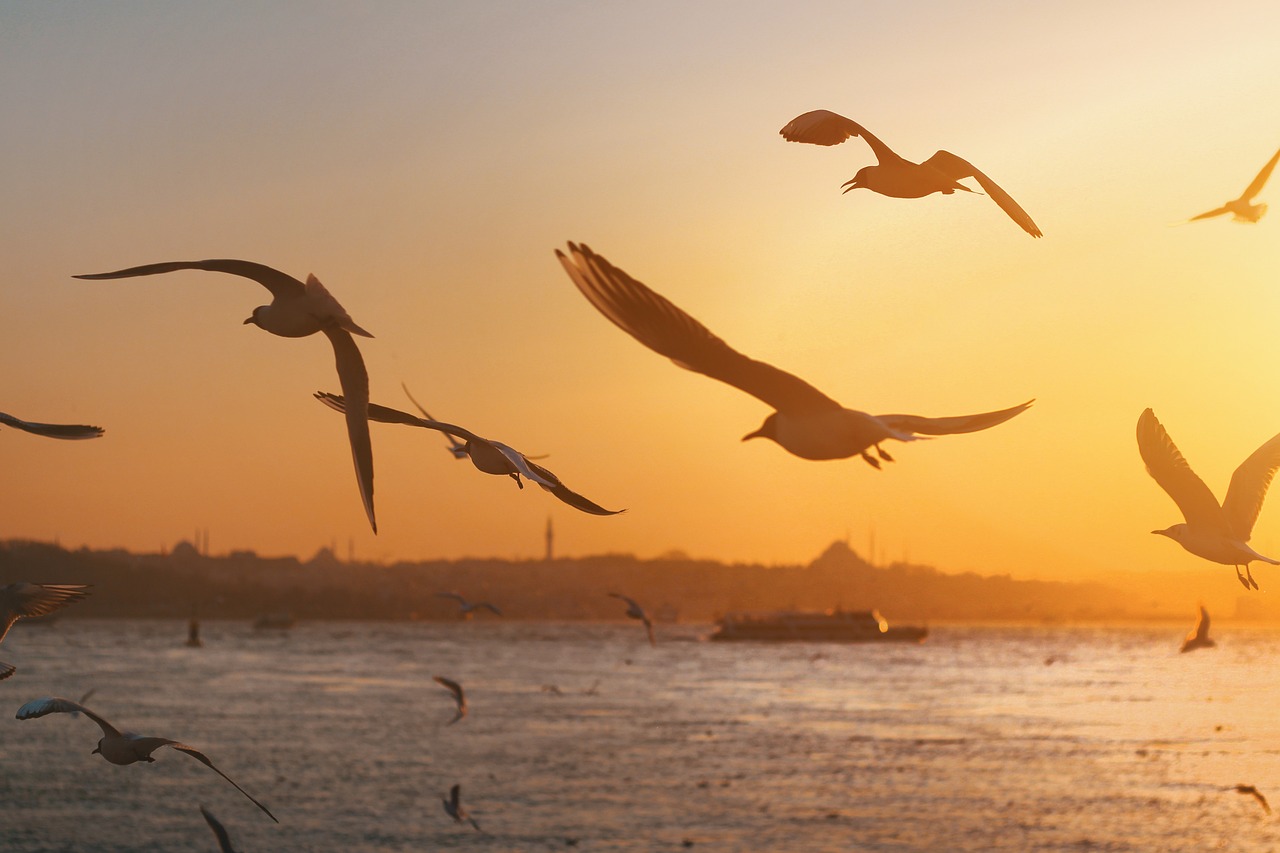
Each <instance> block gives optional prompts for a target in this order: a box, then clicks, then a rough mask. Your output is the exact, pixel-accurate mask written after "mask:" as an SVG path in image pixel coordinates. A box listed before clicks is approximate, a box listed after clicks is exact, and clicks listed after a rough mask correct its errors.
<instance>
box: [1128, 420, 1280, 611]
mask: <svg viewBox="0 0 1280 853" xmlns="http://www.w3.org/2000/svg"><path fill="white" fill-rule="evenodd" d="M1138 452H1139V453H1140V454H1141V455H1142V461H1143V462H1144V463H1146V466H1147V473H1148V474H1150V475H1151V477H1152V478H1153V479H1154V480H1155V481H1156V482H1157V483H1159V484H1160V488H1162V489H1164V490H1165V491H1166V492H1168V493H1169V497H1171V498H1173V502H1174V503H1176V504H1177V505H1178V509H1180V510H1182V517H1183V518H1185V519H1186V523H1185V524H1175V525H1173V526H1172V527H1168V528H1166V529H1164V530H1153V531H1151V532H1152V533H1156V534H1159V535H1160V536H1168V537H1169V538H1170V539H1172V540H1173V541H1175V542H1177V543H1178V544H1179V545H1181V546H1182V547H1183V548H1185V549H1186V550H1188V551H1190V552H1191V553H1192V554H1195V555H1196V556H1197V557H1203V558H1204V559H1206V560H1212V561H1213V562H1215V563H1222V564H1223V565H1224V566H1234V567H1235V570H1236V578H1237V579H1239V581H1240V583H1242V584H1243V585H1244V588H1245V589H1249V588H1250V587H1252V588H1253V589H1257V588H1258V582H1257V581H1255V580H1254V579H1253V574H1252V573H1251V572H1250V571H1249V563H1251V562H1252V561H1254V560H1261V561H1262V562H1264V563H1270V564H1271V565H1273V566H1280V560H1273V559H1271V558H1270V557H1264V556H1262V555H1261V554H1259V553H1258V552H1257V551H1255V550H1253V549H1252V548H1250V547H1249V545H1248V544H1247V543H1248V542H1249V536H1250V535H1251V534H1252V532H1253V523H1254V522H1255V521H1257V519H1258V512H1259V510H1261V509H1262V501H1263V499H1264V498H1265V497H1266V496H1267V486H1269V485H1271V478H1272V476H1273V475H1274V474H1275V473H1276V468H1280V435H1276V436H1275V437H1273V438H1272V439H1271V440H1270V441H1268V442H1267V443H1266V444H1264V445H1262V446H1261V447H1259V448H1258V449H1257V450H1255V451H1254V452H1253V455H1252V456H1250V457H1249V458H1248V459H1246V460H1244V462H1242V463H1240V467H1239V468H1237V469H1236V472H1235V473H1234V474H1232V475H1231V485H1230V486H1229V487H1228V488H1227V498H1226V500H1224V501H1223V502H1222V504H1221V505H1219V504H1218V499H1217V498H1215V497H1214V496H1213V492H1211V491H1209V487H1208V486H1206V485H1205V484H1204V481H1203V480H1201V479H1200V478H1199V477H1197V476H1196V473H1195V472H1194V471H1192V470H1191V466H1190V465H1188V464H1187V460H1185V459H1183V458H1182V454H1181V453H1179V452H1178V448H1177V446H1176V445H1174V443H1173V439H1171V438H1169V433H1167V432H1165V429H1164V427H1163V426H1162V425H1161V424H1160V421H1158V420H1156V416H1155V413H1154V412H1152V411H1151V410H1150V409H1146V410H1144V411H1143V412H1142V415H1141V416H1140V417H1139V418H1138ZM1241 566H1243V567H1244V571H1245V573H1244V574H1243V575H1242V574H1240V567H1241Z"/></svg>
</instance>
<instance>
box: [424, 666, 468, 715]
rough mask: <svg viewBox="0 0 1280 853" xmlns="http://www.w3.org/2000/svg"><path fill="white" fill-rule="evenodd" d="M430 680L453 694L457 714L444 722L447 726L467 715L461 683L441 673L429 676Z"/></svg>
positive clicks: (465, 696)
mask: <svg viewBox="0 0 1280 853" xmlns="http://www.w3.org/2000/svg"><path fill="white" fill-rule="evenodd" d="M431 680H432V681H434V682H436V683H437V684H439V685H440V686H441V687H443V688H444V689H445V690H448V691H449V692H450V693H452V694H453V701H454V704H456V705H457V706H458V710H457V714H456V716H454V718H453V719H452V720H450V721H449V722H447V723H445V725H447V726H452V725H453V724H454V723H456V722H458V720H461V719H462V718H463V717H465V716H466V715H467V694H465V693H463V692H462V685H461V684H459V683H458V682H456V681H453V680H451V679H448V678H445V677H444V676H443V675H433V676H431Z"/></svg>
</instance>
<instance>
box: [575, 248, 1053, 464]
mask: <svg viewBox="0 0 1280 853" xmlns="http://www.w3.org/2000/svg"><path fill="white" fill-rule="evenodd" d="M556 257H558V258H559V259H560V263H561V264H563V265H564V268H565V271H566V272H567V273H569V277H570V278H571V279H573V283H574V284H575V285H577V286H578V290H580V291H582V295H583V296H585V297H587V300H588V301H590V302H591V304H592V305H594V306H595V307H596V309H597V310H598V311H599V312H600V313H601V314H603V315H604V316H605V317H607V318H609V320H611V321H613V323H614V324H615V325H616V326H618V328H620V329H622V330H623V331H624V332H626V333H627V334H629V335H631V336H632V337H633V338H635V339H636V340H638V341H639V342H640V343H642V344H644V345H645V346H647V347H648V348H649V349H651V350H653V351H654V352H656V353H659V354H660V355H665V356H666V357H667V358H669V359H671V360H672V361H674V362H675V363H676V364H677V365H678V366H680V367H683V368H685V369H687V370H692V371H694V372H696V373H701V374H703V375H704V376H710V377H711V378H712V379H719V380H720V381H721V382H727V383H728V384H730V385H732V386H733V387H735V388H738V389H739V390H742V391H745V392H747V393H748V394H750V395H751V396H753V397H756V398H757V399H759V400H762V401H764V402H765V403H768V404H769V405H770V406H772V407H773V408H774V409H776V411H775V412H774V413H773V414H771V415H769V416H768V417H767V418H765V420H764V423H763V424H762V425H761V427H760V428H759V429H758V430H756V431H755V432H752V433H748V434H747V435H745V436H743V438H742V440H743V441H746V440H747V439H749V438H769V439H772V440H773V441H776V442H777V443H778V444H780V445H782V447H783V449H785V450H786V451H788V452H789V453H792V454H794V455H796V456H799V457H801V458H803V459H845V458H848V457H851V456H855V455H860V456H861V457H862V458H863V459H864V460H866V462H867V464H869V465H871V466H872V467H874V468H879V467H880V462H879V461H878V460H877V459H875V458H874V457H872V456H871V454H870V453H869V452H868V450H869V449H870V448H872V447H874V448H875V450H876V453H877V455H879V457H880V459H884V460H886V461H893V457H891V456H890V455H889V454H888V453H887V452H885V451H884V450H882V449H881V448H880V443H881V442H883V441H886V440H888V439H891V438H892V439H894V440H896V441H915V440H916V439H918V438H920V437H922V436H931V435H951V434H953V433H961V432H977V431H978V430H984V429H988V428H990V427H993V426H995V425H996V424H1001V423H1004V422H1005V421H1007V420H1009V419H1010V418H1012V417H1013V416H1015V415H1018V414H1021V413H1022V412H1024V411H1026V409H1027V407H1029V406H1030V405H1031V403H1032V402H1033V401H1030V400H1029V401H1027V402H1026V403H1023V404H1022V405H1020V406H1014V407H1012V408H1009V409H1002V410H1001V411H998V412H984V413H982V414H977V415H961V416H959V417H950V418H926V417H921V416H919V415H869V414H867V413H866V412H859V411H856V410H855V409H846V408H844V407H843V406H841V405H840V404H839V403H837V402H836V401H835V400H833V399H831V398H830V397H828V396H827V395H826V394H823V393H822V392H821V391H819V390H818V389H817V388H814V387H813V386H812V385H810V384H809V383H808V382H805V381H804V380H803V379H801V378H799V377H798V376H793V375H792V374H790V373H786V372H785V371H782V370H779V369H778V368H776V367H774V366H773V365H770V364H765V363H764V362H762V361H755V360H754V359H750V358H748V357H747V356H745V355H743V354H742V353H740V352H738V351H737V350H735V349H733V348H732V347H731V346H729V345H728V344H727V343H725V342H724V341H722V340H720V338H718V337H716V336H715V335H713V334H712V333H711V331H710V330H709V329H707V327H706V326H704V325H702V324H701V323H699V322H698V321H697V320H695V319H694V318H693V317H690V316H689V315H688V314H686V313H685V312H684V311H681V310H680V309H679V308H677V307H676V306H675V305H673V304H672V303H671V302H669V301H668V300H667V299H665V298H663V297H662V296H661V295H659V294H657V293H654V292H653V291H652V290H650V289H649V288H648V287H645V286H644V285H643V284H641V283H640V282H638V281H636V280H635V279H633V278H632V277H631V276H629V275H627V274H626V273H625V272H623V271H622V270H620V269H618V268H617V267H615V266H613V265H612V264H611V263H609V262H608V261H607V260H605V259H604V258H603V257H602V256H600V255H597V254H596V253H595V252H592V251H591V249H590V248H589V247H587V246H585V245H577V244H574V243H570V244H569V254H568V255H567V256H566V255H565V254H564V253H562V252H560V251H559V250H557V251H556Z"/></svg>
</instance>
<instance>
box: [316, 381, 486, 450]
mask: <svg viewBox="0 0 1280 853" xmlns="http://www.w3.org/2000/svg"><path fill="white" fill-rule="evenodd" d="M315 398H316V399H317V400H319V401H320V402H321V403H324V404H325V405H326V406H328V407H329V408H331V409H335V410H337V411H339V412H345V411H346V410H347V402H346V400H345V399H343V398H342V397H341V396H339V395H338V394H327V393H325V392H323V391H317V392H316V393H315ZM368 415H369V420H371V421H377V422H378V423H384V424H405V425H406V426H416V427H423V428H424V429H433V430H435V431H436V432H442V433H445V434H446V435H454V436H457V437H458V438H461V439H463V440H465V441H474V440H479V441H484V439H482V438H480V436H478V435H476V434H475V433H474V432H472V431H471V430H468V429H463V428H462V427H460V426H454V425H453V424H446V423H443V422H441V421H432V420H424V419H423V418H420V417H418V416H417V415H411V414H409V413H408V412H402V411H400V410H399V409H393V408H391V407H390V406H379V405H378V404H377V403H369V404H368Z"/></svg>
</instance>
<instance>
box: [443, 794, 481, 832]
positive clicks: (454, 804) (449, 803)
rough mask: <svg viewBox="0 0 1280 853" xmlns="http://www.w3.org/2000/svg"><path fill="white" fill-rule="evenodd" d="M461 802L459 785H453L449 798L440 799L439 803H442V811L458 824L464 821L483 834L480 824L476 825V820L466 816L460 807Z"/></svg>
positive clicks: (465, 811)
mask: <svg viewBox="0 0 1280 853" xmlns="http://www.w3.org/2000/svg"><path fill="white" fill-rule="evenodd" d="M461 800H462V786H461V785H454V786H453V787H452V788H450V789H449V796H448V798H447V799H446V798H444V797H441V798H440V802H442V803H444V810H445V812H447V813H448V815H449V817H451V818H453V819H454V820H455V821H457V822H458V823H462V822H463V821H464V820H465V821H467V822H468V823H470V824H471V825H472V826H474V827H475V828H476V829H477V830H478V831H480V832H484V830H483V829H480V824H478V823H476V819H475V818H473V817H472V816H471V815H469V814H467V810H466V809H464V808H463V807H462V802H461Z"/></svg>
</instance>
